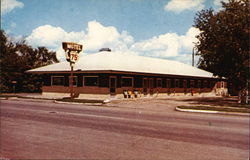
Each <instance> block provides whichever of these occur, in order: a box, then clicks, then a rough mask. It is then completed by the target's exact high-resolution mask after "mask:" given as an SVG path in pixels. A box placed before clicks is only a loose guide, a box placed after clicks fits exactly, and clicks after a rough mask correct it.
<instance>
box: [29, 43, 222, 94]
mask: <svg viewBox="0 0 250 160" xmlns="http://www.w3.org/2000/svg"><path fill="white" fill-rule="evenodd" d="M28 72H30V73H36V74H43V77H44V85H43V87H42V91H43V94H58V95H61V96H69V93H70V89H69V76H70V65H69V62H66V61H65V62H61V63H57V64H52V65H48V66H45V67H40V68H36V69H32V70H29V71H28ZM73 73H74V82H73V83H74V93H75V95H76V96H80V97H82V98H95V97H99V98H100V97H102V98H109V97H110V96H111V95H112V96H116V97H124V96H127V94H128V93H129V94H131V93H132V94H136V95H137V96H140V97H142V96H168V95H204V96H205V95H211V96H212V95H224V94H227V83H226V81H225V79H219V78H217V77H214V76H213V74H212V73H210V72H207V71H204V70H201V69H198V68H196V67H192V66H190V65H187V64H183V63H180V62H177V61H171V60H164V59H158V58H150V57H142V56H132V55H127V54H124V53H121V52H111V50H109V49H107V48H105V49H103V50H100V52H98V53H95V54H89V55H86V56H83V57H81V58H80V60H79V61H78V62H77V63H76V64H75V66H74V72H73Z"/></svg>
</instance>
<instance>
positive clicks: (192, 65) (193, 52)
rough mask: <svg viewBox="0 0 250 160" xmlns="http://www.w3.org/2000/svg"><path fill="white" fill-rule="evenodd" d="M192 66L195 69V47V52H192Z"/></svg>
mask: <svg viewBox="0 0 250 160" xmlns="http://www.w3.org/2000/svg"><path fill="white" fill-rule="evenodd" d="M192 66H193V67H194V47H193V52H192Z"/></svg>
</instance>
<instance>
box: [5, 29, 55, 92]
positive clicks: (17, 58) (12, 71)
mask: <svg viewBox="0 0 250 160" xmlns="http://www.w3.org/2000/svg"><path fill="white" fill-rule="evenodd" d="M0 53H1V54H0V66H1V70H0V73H1V78H0V90H1V92H13V91H14V87H15V91H17V92H37V91H40V90H41V86H42V77H41V76H40V75H32V74H28V73H26V71H27V70H29V69H33V68H37V67H41V66H45V65H48V64H52V63H55V62H58V60H57V58H56V53H55V52H51V51H49V50H48V49H47V48H45V47H38V48H32V47H31V46H29V45H27V44H26V42H25V41H21V42H17V43H13V42H11V41H9V40H8V37H7V36H6V34H5V32H4V31H3V30H1V31H0ZM15 82H16V83H15Z"/></svg>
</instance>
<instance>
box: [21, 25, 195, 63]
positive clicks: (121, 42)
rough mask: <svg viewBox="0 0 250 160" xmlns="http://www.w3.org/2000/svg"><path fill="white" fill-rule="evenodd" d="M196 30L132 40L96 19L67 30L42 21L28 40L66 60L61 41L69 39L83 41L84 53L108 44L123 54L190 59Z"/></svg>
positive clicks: (129, 36) (188, 60)
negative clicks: (80, 29) (81, 29)
mask: <svg viewBox="0 0 250 160" xmlns="http://www.w3.org/2000/svg"><path fill="white" fill-rule="evenodd" d="M197 34H199V30H198V29H197V28H194V27H191V28H190V29H189V30H188V31H187V32H186V34H184V35H178V34H177V33H165V34H162V35H159V36H155V37H152V38H150V39H147V40H143V41H139V42H134V39H133V37H132V36H131V35H130V34H129V33H128V32H127V31H122V32H119V31H118V30H117V29H116V28H115V27H114V26H103V25H102V24H100V23H99V22H97V21H90V22H89V23H88V27H87V28H86V29H85V30H84V31H80V32H66V31H65V30H63V29H62V28H60V27H54V26H51V25H44V26H40V27H38V28H36V29H34V30H33V31H32V33H31V35H30V36H28V37H27V38H26V40H27V42H28V43H29V44H31V45H32V46H33V47H37V46H45V47H47V48H49V49H51V50H54V51H56V52H57V57H58V59H59V60H65V57H64V50H63V49H62V42H64V41H71V42H76V43H80V44H82V45H83V53H90V52H97V51H98V50H99V49H100V48H103V47H109V48H111V49H112V51H120V52H122V53H126V54H134V55H143V56H151V57H158V58H170V59H175V60H179V61H182V62H184V63H188V64H190V63H191V54H190V53H192V48H193V46H194V43H193V42H196V41H197V39H196V38H195V36H196V35H197Z"/></svg>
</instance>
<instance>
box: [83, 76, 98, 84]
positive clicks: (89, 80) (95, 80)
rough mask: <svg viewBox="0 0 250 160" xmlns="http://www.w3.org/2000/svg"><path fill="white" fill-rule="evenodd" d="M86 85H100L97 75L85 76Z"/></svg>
mask: <svg viewBox="0 0 250 160" xmlns="http://www.w3.org/2000/svg"><path fill="white" fill-rule="evenodd" d="M84 86H98V77H97V76H86V77H84Z"/></svg>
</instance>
